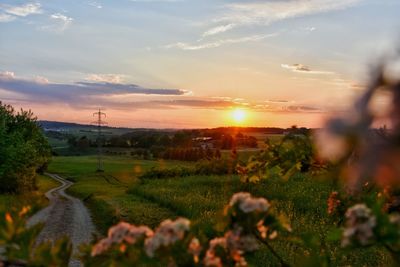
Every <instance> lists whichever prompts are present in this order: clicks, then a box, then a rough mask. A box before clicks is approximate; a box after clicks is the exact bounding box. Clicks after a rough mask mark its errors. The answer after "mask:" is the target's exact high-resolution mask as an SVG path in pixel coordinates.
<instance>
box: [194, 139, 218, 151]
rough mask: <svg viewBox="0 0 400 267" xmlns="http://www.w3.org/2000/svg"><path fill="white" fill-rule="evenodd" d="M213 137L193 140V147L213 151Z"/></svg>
mask: <svg viewBox="0 0 400 267" xmlns="http://www.w3.org/2000/svg"><path fill="white" fill-rule="evenodd" d="M213 141H214V140H213V138H212V137H196V138H193V139H192V142H193V145H194V146H195V147H200V148H202V149H213V148H214V142H213Z"/></svg>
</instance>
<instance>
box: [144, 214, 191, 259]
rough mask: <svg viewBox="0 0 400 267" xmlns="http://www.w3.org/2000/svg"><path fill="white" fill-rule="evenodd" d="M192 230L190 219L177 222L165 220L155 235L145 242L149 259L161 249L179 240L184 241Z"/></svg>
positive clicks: (180, 219) (181, 219)
mask: <svg viewBox="0 0 400 267" xmlns="http://www.w3.org/2000/svg"><path fill="white" fill-rule="evenodd" d="M189 229H190V221H189V220H188V219H184V218H179V219H177V220H175V221H171V220H165V221H163V222H162V223H161V224H160V226H159V227H158V228H157V229H156V231H155V232H154V235H153V236H151V237H149V238H147V239H146V240H145V251H146V254H147V255H148V256H149V257H154V254H155V253H156V251H157V250H158V249H159V248H161V247H167V246H169V245H172V244H174V243H175V242H177V241H178V240H182V239H183V238H184V237H185V234H186V233H187V232H188V231H189Z"/></svg>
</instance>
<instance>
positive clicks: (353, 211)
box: [342, 204, 376, 247]
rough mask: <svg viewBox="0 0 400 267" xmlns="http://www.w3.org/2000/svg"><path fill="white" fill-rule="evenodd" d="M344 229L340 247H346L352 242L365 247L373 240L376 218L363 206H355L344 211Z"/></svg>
mask: <svg viewBox="0 0 400 267" xmlns="http://www.w3.org/2000/svg"><path fill="white" fill-rule="evenodd" d="M345 216H346V228H345V229H344V232H343V237H342V246H343V247H346V246H349V245H351V244H352V242H353V241H355V242H357V243H359V244H361V245H363V246H365V245H368V244H370V243H371V242H372V240H373V238H374V232H373V230H374V228H375V226H376V217H375V216H374V215H373V214H372V211H371V210H370V209H369V208H368V207H367V206H366V205H365V204H357V205H355V206H353V207H351V208H349V209H348V210H347V211H346V215H345Z"/></svg>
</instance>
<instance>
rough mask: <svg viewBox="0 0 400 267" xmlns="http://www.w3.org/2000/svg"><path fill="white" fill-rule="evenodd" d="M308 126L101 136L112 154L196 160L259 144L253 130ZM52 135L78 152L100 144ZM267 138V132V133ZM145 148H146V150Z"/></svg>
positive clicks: (90, 137)
mask: <svg viewBox="0 0 400 267" xmlns="http://www.w3.org/2000/svg"><path fill="white" fill-rule="evenodd" d="M308 131H309V129H307V128H297V127H292V128H288V129H282V128H256V127H248V128H244V127H238V128H236V127H221V128H214V129H193V130H176V131H162V130H150V129H145V130H144V129H141V130H135V131H132V132H129V133H125V134H121V135H111V136H107V135H105V136H104V137H103V138H101V140H100V142H101V145H102V146H103V147H104V148H105V151H108V153H109V154H126V152H127V151H125V152H122V151H119V150H115V149H113V148H121V149H126V150H128V149H129V151H130V152H129V151H128V153H130V154H131V155H132V156H139V157H142V158H145V159H150V158H165V159H177V160H189V161H196V160H199V159H205V158H210V157H211V156H210V152H209V151H213V156H212V157H214V158H218V155H215V154H216V153H220V152H216V151H219V150H232V149H237V148H257V147H258V140H257V138H256V137H254V136H251V135H250V134H251V133H253V134H254V133H257V132H259V133H263V134H267V133H268V134H287V133H295V134H296V133H301V134H304V133H308ZM46 135H47V136H48V137H50V138H55V139H60V140H68V146H69V148H70V151H73V152H74V153H85V151H86V152H90V151H92V153H93V152H94V151H95V150H93V149H91V150H90V149H89V148H95V147H96V146H97V145H98V141H99V140H97V139H96V135H93V134H92V135H85V134H84V132H83V133H79V134H71V133H63V132H58V131H46ZM265 139H267V135H266V136H265ZM143 151H145V152H143Z"/></svg>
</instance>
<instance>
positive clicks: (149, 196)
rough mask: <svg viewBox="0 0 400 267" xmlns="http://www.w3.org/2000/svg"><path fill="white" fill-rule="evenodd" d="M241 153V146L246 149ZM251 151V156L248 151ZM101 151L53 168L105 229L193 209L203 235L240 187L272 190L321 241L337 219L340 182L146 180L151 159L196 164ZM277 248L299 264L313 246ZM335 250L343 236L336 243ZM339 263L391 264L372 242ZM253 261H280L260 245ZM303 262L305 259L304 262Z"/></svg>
mask: <svg viewBox="0 0 400 267" xmlns="http://www.w3.org/2000/svg"><path fill="white" fill-rule="evenodd" d="M239 153H241V152H239ZM247 156H248V155H246V156H244V157H247ZM96 164H97V158H96V157H95V156H81V157H53V160H52V162H51V164H50V166H49V172H52V173H58V174H60V175H62V176H63V177H65V178H67V179H70V180H71V181H74V182H75V184H74V185H73V186H72V187H71V188H70V189H69V193H70V194H72V195H75V196H77V197H79V198H81V199H83V200H84V202H85V204H86V205H87V206H88V207H89V209H90V210H91V212H92V216H93V219H94V222H95V224H96V225H97V227H98V229H99V232H100V233H101V234H105V232H106V229H107V228H108V227H109V226H111V225H112V224H115V223H117V222H118V221H120V220H124V221H128V222H131V223H134V224H146V225H149V226H151V227H155V226H157V225H158V224H159V223H160V222H161V221H162V220H164V219H166V218H176V217H180V216H182V217H186V218H189V219H190V220H191V221H192V227H193V229H194V230H195V232H196V234H197V235H198V236H199V237H200V239H203V240H206V238H209V237H211V236H213V235H214V234H222V233H223V225H222V224H217V221H220V220H218V218H220V217H221V216H222V214H223V209H224V206H225V205H226V204H227V203H228V202H229V199H230V197H231V196H232V194H234V193H235V192H239V191H248V192H250V193H252V194H253V195H255V196H259V197H261V196H262V197H265V198H267V199H268V200H270V201H271V203H272V206H273V207H274V209H275V210H276V212H278V213H279V214H281V216H282V217H284V218H286V220H287V221H288V222H289V223H290V225H291V227H292V229H293V233H295V234H297V235H305V236H309V237H310V238H309V239H310V242H312V243H313V244H314V246H315V248H316V249H320V247H321V245H324V244H325V238H326V236H327V235H328V233H329V231H330V230H331V229H332V228H333V226H334V224H333V222H332V221H331V220H330V219H329V217H328V216H327V213H326V209H327V204H326V199H327V198H328V196H329V193H330V192H331V191H332V190H333V189H334V188H333V185H332V184H331V183H330V182H327V181H325V180H320V179H316V178H313V177H311V176H310V175H308V174H298V175H295V176H293V177H292V178H291V179H290V180H289V181H287V182H284V181H281V180H278V179H270V180H268V181H263V182H261V183H260V184H257V185H248V184H243V183H241V182H240V181H239V177H238V176H236V175H223V176H189V177H174V178H170V179H154V180H153V179H146V180H140V179H138V176H139V175H140V174H141V173H143V172H144V171H146V170H148V169H149V168H151V167H156V166H158V167H165V168H168V167H173V166H189V165H190V164H192V163H186V162H179V161H148V160H135V159H132V158H130V157H123V156H108V157H105V165H104V166H105V170H106V171H105V172H104V173H96V172H95V170H96ZM272 245H273V247H274V248H275V249H276V250H277V252H278V253H279V254H280V255H282V256H283V257H284V258H285V259H286V260H287V261H288V262H290V263H292V264H293V265H294V266H296V265H297V264H298V263H301V260H302V258H301V257H298V255H302V254H303V253H309V252H307V251H306V250H305V249H304V248H305V247H306V246H305V245H304V244H302V243H299V242H298V240H295V239H294V240H293V242H283V241H276V242H273V243H272ZM327 246H329V247H328V248H329V249H328V251H330V253H332V255H333V254H334V253H335V252H336V251H337V250H338V249H339V247H340V244H339V243H337V244H329V245H327ZM332 260H333V261H334V262H333V265H338V266H341V265H346V264H348V263H350V262H351V263H352V264H354V265H357V266H367V265H368V266H382V265H388V264H389V256H388V255H387V254H385V253H384V252H383V250H380V249H376V248H370V249H363V250H359V251H354V250H353V251H352V253H350V254H345V256H343V257H341V258H334V257H333V256H332ZM250 264H251V265H252V266H260V265H262V266H275V265H277V264H278V263H277V262H276V259H275V258H274V257H273V256H272V254H271V253H270V252H269V251H268V250H265V249H263V250H260V251H259V252H257V253H256V254H255V256H254V257H252V258H251V259H250ZM297 266H299V265H297Z"/></svg>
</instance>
